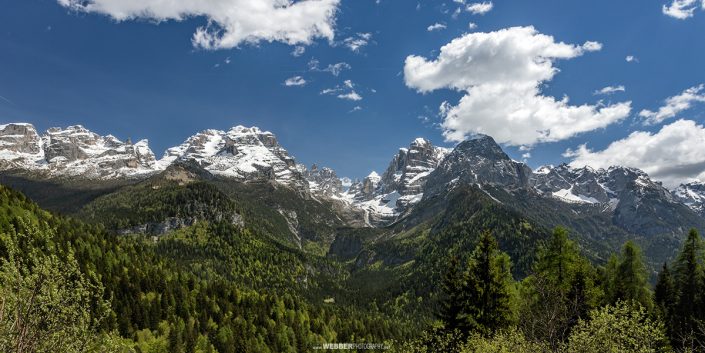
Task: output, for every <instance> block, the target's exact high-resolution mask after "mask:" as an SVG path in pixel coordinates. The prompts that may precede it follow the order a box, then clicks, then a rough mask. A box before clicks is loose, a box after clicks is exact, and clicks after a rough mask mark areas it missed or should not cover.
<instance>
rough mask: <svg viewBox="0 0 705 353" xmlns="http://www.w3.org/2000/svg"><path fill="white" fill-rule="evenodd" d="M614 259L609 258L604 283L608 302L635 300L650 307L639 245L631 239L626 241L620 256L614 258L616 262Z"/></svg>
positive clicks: (649, 293) (651, 304) (649, 294)
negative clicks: (606, 288)
mask: <svg viewBox="0 0 705 353" xmlns="http://www.w3.org/2000/svg"><path fill="white" fill-rule="evenodd" d="M614 261H615V260H614V257H613V258H611V259H610V265H608V267H607V270H606V273H607V275H606V277H607V278H606V280H605V283H606V285H607V286H608V288H609V289H608V290H607V291H606V294H607V300H608V301H609V303H611V304H614V303H617V302H618V301H626V302H635V303H639V304H640V305H641V306H643V307H645V308H647V309H651V308H652V306H653V303H652V294H651V291H650V290H649V283H648V282H647V273H646V266H645V265H644V261H643V258H642V255H641V250H640V249H639V247H638V246H637V245H636V244H634V243H633V242H631V241H628V242H626V243H625V244H624V246H623V247H622V254H621V256H620V257H619V259H617V260H616V261H617V263H614Z"/></svg>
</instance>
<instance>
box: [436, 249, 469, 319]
mask: <svg viewBox="0 0 705 353" xmlns="http://www.w3.org/2000/svg"><path fill="white" fill-rule="evenodd" d="M464 287H465V283H464V274H463V271H462V270H461V268H460V260H458V257H457V256H452V257H451V258H450V263H449V266H448V270H447V271H446V273H445V275H444V276H443V280H442V282H441V290H442V291H443V294H442V295H443V297H442V299H441V301H440V311H439V313H438V318H439V319H440V320H441V321H443V327H444V328H445V329H446V330H447V331H454V330H461V331H462V330H465V329H466V328H467V327H466V326H467V325H465V324H464V323H465V319H464V317H463V308H464V302H463V289H464Z"/></svg>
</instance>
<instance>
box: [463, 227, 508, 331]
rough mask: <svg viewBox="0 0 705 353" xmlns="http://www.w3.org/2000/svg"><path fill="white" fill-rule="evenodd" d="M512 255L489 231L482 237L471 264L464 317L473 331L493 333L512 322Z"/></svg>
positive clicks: (465, 292) (466, 287)
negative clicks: (507, 252)
mask: <svg viewBox="0 0 705 353" xmlns="http://www.w3.org/2000/svg"><path fill="white" fill-rule="evenodd" d="M510 266H511V265H510V261H509V256H508V255H507V254H505V253H503V252H501V251H500V250H499V246H498V245H497V241H496V240H495V239H494V237H492V235H491V234H490V233H489V232H483V233H482V234H481V235H480V239H479V242H478V244H477V246H476V247H475V250H474V251H473V254H472V256H471V258H470V261H469V266H468V271H467V279H466V286H465V290H464V291H463V294H464V296H465V298H464V302H465V308H464V316H465V318H466V320H467V324H468V327H469V328H470V330H471V331H474V332H479V333H482V334H490V333H493V332H495V331H497V330H499V329H502V328H505V327H507V326H509V325H510V324H511V321H512V309H511V299H512V287H511V286H512V275H511V272H510Z"/></svg>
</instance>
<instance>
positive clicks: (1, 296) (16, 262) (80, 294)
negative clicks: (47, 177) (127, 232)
mask: <svg viewBox="0 0 705 353" xmlns="http://www.w3.org/2000/svg"><path fill="white" fill-rule="evenodd" d="M13 221H14V223H16V224H18V225H19V227H18V231H15V230H14V229H10V230H9V231H3V232H2V233H0V248H2V249H3V253H4V254H5V256H4V257H3V258H0V351H2V352H11V351H12V352H18V353H21V352H81V351H86V350H89V349H90V348H91V347H93V346H94V344H95V343H96V341H97V337H98V334H97V329H98V327H99V324H100V321H102V320H103V318H104V317H105V315H106V314H107V311H108V310H109V308H108V303H107V302H105V301H104V300H103V299H102V298H101V295H102V292H103V289H102V287H101V285H100V283H97V281H96V280H95V278H92V277H93V276H92V273H89V274H83V273H81V271H80V269H79V266H78V263H77V261H76V259H75V257H74V254H73V252H71V251H68V252H62V251H50V252H49V253H48V254H46V253H44V252H42V251H41V250H40V249H47V248H48V249H53V248H54V246H55V245H54V244H53V243H52V238H53V236H52V234H51V231H50V230H46V229H44V230H40V228H39V227H37V226H36V225H34V224H32V223H33V222H32V220H31V219H25V218H16V219H14V220H13ZM34 221H37V220H34ZM42 228H43V227H42Z"/></svg>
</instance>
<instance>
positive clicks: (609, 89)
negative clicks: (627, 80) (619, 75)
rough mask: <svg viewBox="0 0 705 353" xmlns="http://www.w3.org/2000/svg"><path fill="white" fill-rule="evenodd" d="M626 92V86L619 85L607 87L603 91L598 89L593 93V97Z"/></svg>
mask: <svg viewBox="0 0 705 353" xmlns="http://www.w3.org/2000/svg"><path fill="white" fill-rule="evenodd" d="M624 91H626V88H624V86H622V85H619V86H607V87H603V88H602V89H598V90H597V91H595V92H593V93H592V94H593V95H596V96H597V95H610V94H615V93H617V92H624Z"/></svg>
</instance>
